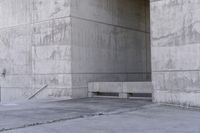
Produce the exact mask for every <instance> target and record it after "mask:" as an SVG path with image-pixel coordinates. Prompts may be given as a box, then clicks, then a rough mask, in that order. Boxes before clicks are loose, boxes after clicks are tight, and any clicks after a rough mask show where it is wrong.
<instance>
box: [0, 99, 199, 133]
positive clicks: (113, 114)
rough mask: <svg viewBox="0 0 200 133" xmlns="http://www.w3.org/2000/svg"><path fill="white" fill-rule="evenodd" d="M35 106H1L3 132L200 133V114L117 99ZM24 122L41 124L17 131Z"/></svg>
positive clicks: (143, 102) (0, 126)
mask: <svg viewBox="0 0 200 133" xmlns="http://www.w3.org/2000/svg"><path fill="white" fill-rule="evenodd" d="M33 105H34V103H32V104H30V103H29V104H28V105H25V104H24V105H20V109H19V108H18V107H17V106H16V107H8V106H5V105H4V106H3V107H2V106H1V107H0V112H1V113H0V114H5V117H4V119H0V121H1V122H0V128H1V129H2V128H3V127H4V128H10V130H7V131H5V133H66V132H70V133H122V132H126V133H133V132H137V133H169V132H172V133H199V132H200V127H199V122H200V110H197V109H196V110H194V109H190V110H189V109H183V108H177V107H170V106H162V105H156V104H152V103H151V102H147V101H146V102H145V101H131V100H125V101H124V100H117V99H80V100H72V101H57V102H55V101H54V102H40V103H39V104H38V103H37V105H36V104H35V105H34V106H33ZM52 105H53V106H55V107H54V108H52ZM8 115H9V117H8ZM83 116H84V117H83ZM1 118H3V116H1ZM70 118H72V119H70ZM53 120H58V121H53ZM23 122H26V124H30V123H33V122H37V123H35V124H30V125H29V126H28V125H27V126H23V127H21V128H15V127H19V126H20V125H23Z"/></svg>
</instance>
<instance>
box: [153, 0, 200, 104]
mask: <svg viewBox="0 0 200 133" xmlns="http://www.w3.org/2000/svg"><path fill="white" fill-rule="evenodd" d="M199 7H200V1H199V0H151V33H152V47H151V48H152V69H153V84H154V101H155V102H161V103H170V104H181V105H187V106H200V93H199V91H200V78H199V75H200V73H199V70H200V60H199V55H200V23H199V22H200V15H199V14H200V10H199Z"/></svg>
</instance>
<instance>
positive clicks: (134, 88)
mask: <svg viewBox="0 0 200 133" xmlns="http://www.w3.org/2000/svg"><path fill="white" fill-rule="evenodd" d="M152 88H153V87H152V83H151V82H90V83H88V96H89V97H117V98H135V99H151V97H152Z"/></svg>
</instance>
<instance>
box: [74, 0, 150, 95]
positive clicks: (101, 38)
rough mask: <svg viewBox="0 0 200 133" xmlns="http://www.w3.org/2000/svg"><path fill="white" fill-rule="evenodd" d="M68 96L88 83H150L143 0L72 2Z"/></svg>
mask: <svg viewBox="0 0 200 133" xmlns="http://www.w3.org/2000/svg"><path fill="white" fill-rule="evenodd" d="M71 2H72V6H71V21H72V40H71V41H72V86H73V89H72V94H73V97H85V96H87V83H88V82H93V81H96V82H115V81H146V80H150V77H151V76H150V72H151V71H150V45H149V43H148V41H149V26H147V25H148V24H149V23H148V22H149V11H148V1H147V0H115V1H114V0H72V1H71Z"/></svg>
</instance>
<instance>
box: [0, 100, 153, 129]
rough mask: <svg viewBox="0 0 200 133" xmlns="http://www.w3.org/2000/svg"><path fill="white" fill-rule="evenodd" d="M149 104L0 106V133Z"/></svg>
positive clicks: (106, 102)
mask: <svg viewBox="0 0 200 133" xmlns="http://www.w3.org/2000/svg"><path fill="white" fill-rule="evenodd" d="M149 104H152V103H151V102H150V101H135V100H128V99H101V98H90V99H77V100H61V101H52V100H51V101H48V100H47V101H45V100H44V101H36V102H28V103H27V102H26V103H20V104H4V105H0V132H1V131H5V130H14V129H18V128H25V127H31V126H36V125H44V124H50V123H54V122H59V121H67V120H72V119H78V118H87V117H92V116H99V115H108V114H113V113H114V114H115V113H121V112H126V111H130V110H136V109H139V108H142V107H143V106H145V105H149Z"/></svg>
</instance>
